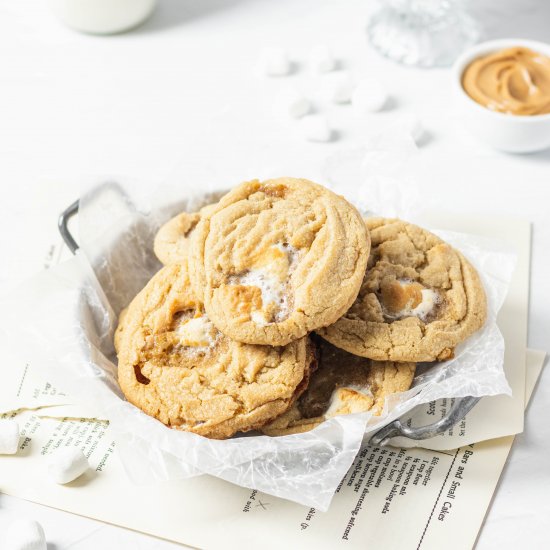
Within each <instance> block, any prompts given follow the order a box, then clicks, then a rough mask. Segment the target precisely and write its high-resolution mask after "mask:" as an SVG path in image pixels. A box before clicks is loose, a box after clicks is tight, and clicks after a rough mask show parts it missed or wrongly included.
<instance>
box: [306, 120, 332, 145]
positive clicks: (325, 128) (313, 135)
mask: <svg viewBox="0 0 550 550" xmlns="http://www.w3.org/2000/svg"><path fill="white" fill-rule="evenodd" d="M300 125H301V130H302V134H303V136H304V137H305V138H306V139H307V140H309V141H330V140H331V138H332V130H331V129H330V127H329V125H328V121H327V119H326V117H324V116H323V115H307V116H305V117H304V118H303V119H302V120H301V121H300Z"/></svg>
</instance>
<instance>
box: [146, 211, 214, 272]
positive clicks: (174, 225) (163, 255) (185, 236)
mask: <svg viewBox="0 0 550 550" xmlns="http://www.w3.org/2000/svg"><path fill="white" fill-rule="evenodd" d="M213 206H214V205H213V204H209V205H208V206H205V207H204V208H202V209H201V210H200V212H181V213H180V214H178V215H177V216H174V217H173V218H171V219H169V220H168V221H167V222H166V223H165V224H164V225H163V226H162V227H161V228H160V229H159V230H158V232H157V234H156V235H155V242H154V245H153V250H154V252H155V256H156V257H157V258H158V259H159V260H160V261H161V262H162V263H163V264H164V265H169V264H176V263H179V262H182V261H187V255H188V248H189V239H190V237H191V235H192V233H193V230H194V229H195V227H196V225H197V224H198V223H199V220H200V219H201V215H202V214H203V213H204V212H208V210H209V209H210V208H212V207H213Z"/></svg>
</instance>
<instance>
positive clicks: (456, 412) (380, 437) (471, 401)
mask: <svg viewBox="0 0 550 550" xmlns="http://www.w3.org/2000/svg"><path fill="white" fill-rule="evenodd" d="M78 208H79V201H78V200H76V201H75V202H73V203H72V204H71V205H70V206H68V207H67V208H66V209H65V210H64V211H63V212H62V213H61V215H60V216H59V220H58V228H59V232H60V233H61V236H62V237H63V240H64V241H65V244H66V245H67V247H68V248H69V250H70V251H71V252H72V253H73V254H76V251H77V250H78V248H79V246H78V243H77V242H76V240H75V238H74V237H73V235H72V233H71V232H70V230H69V225H68V224H69V220H70V219H71V218H72V217H73V216H75V215H76V214H77V213H78ZM479 400H480V398H479V397H462V398H456V399H455V400H454V403H453V405H452V406H451V407H450V409H449V410H448V412H447V414H446V415H445V416H444V417H443V418H441V419H440V420H438V421H437V422H433V423H432V424H428V425H426V426H419V427H416V428H415V427H409V426H406V425H405V424H403V423H402V422H401V419H397V420H394V421H393V422H390V423H389V424H387V425H386V426H384V427H383V428H381V429H380V430H378V431H377V432H376V433H374V435H372V436H371V438H370V440H369V443H370V444H371V445H386V444H387V443H388V442H389V440H390V439H391V438H392V437H399V436H401V437H406V438H408V439H414V440H420V439H429V438H430V437H434V436H436V435H439V434H442V433H444V432H446V431H447V430H448V429H449V428H452V427H453V426H454V425H455V424H457V423H458V422H460V421H461V420H462V419H463V418H464V417H465V416H466V414H467V413H468V412H469V411H470V410H471V409H472V408H473V407H474V406H475V405H476V403H477V402H478V401H479Z"/></svg>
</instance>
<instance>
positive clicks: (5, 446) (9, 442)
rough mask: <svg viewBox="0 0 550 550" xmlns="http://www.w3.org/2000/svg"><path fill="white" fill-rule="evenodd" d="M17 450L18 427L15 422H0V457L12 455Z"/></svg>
mask: <svg viewBox="0 0 550 550" xmlns="http://www.w3.org/2000/svg"><path fill="white" fill-rule="evenodd" d="M18 448H19V426H18V425H17V422H16V421H15V420H0V455H14V454H15V453H16V452H17V449H18Z"/></svg>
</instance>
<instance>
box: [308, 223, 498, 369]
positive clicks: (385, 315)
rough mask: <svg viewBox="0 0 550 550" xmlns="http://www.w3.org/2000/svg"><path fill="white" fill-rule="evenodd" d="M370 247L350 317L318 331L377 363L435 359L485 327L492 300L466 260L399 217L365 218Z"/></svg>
mask: <svg viewBox="0 0 550 550" xmlns="http://www.w3.org/2000/svg"><path fill="white" fill-rule="evenodd" d="M366 224H367V227H368V228H369V231H370V235H371V240H372V248H371V253H370V257H369V263H368V267H367V271H366V273H365V278H364V280H363V284H362V286H361V290H360V292H359V295H358V297H357V300H355V302H354V304H353V305H352V306H351V308H350V309H349V311H347V312H346V314H345V315H344V316H343V317H342V318H341V319H339V320H338V321H337V322H336V323H334V324H333V325H331V326H329V327H326V328H324V329H321V330H319V331H318V333H319V334H320V335H321V336H322V337H323V338H325V339H326V340H328V341H329V342H331V343H332V344H334V345H335V346H338V347H340V348H342V349H345V350H346V351H349V352H350V353H355V354H357V355H361V356H363V357H369V358H371V359H376V360H378V361H414V362H420V361H435V360H444V359H449V358H451V357H453V352H454V348H455V346H456V345H457V344H458V343H460V342H462V341H463V340H465V339H466V338H468V336H470V335H471V334H472V333H474V332H475V331H476V330H478V329H479V328H481V327H482V326H483V324H484V323H485V319H486V317H487V300H486V297H485V292H484V290H483V286H482V284H481V281H480V278H479V275H478V274H477V272H476V270H475V269H474V268H473V267H472V265H471V264H470V263H469V262H468V260H466V258H464V256H463V255H462V254H461V253H460V252H458V251H457V250H455V249H453V248H452V247H451V246H450V245H448V244H447V243H445V242H443V241H442V240H441V239H440V238H439V237H436V236H435V235H433V234H432V233H430V232H429V231H426V230H425V229H422V228H421V227H417V226H416V225H412V224H409V223H407V222H404V221H401V220H396V219H393V220H392V219H382V218H371V219H368V220H366Z"/></svg>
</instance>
